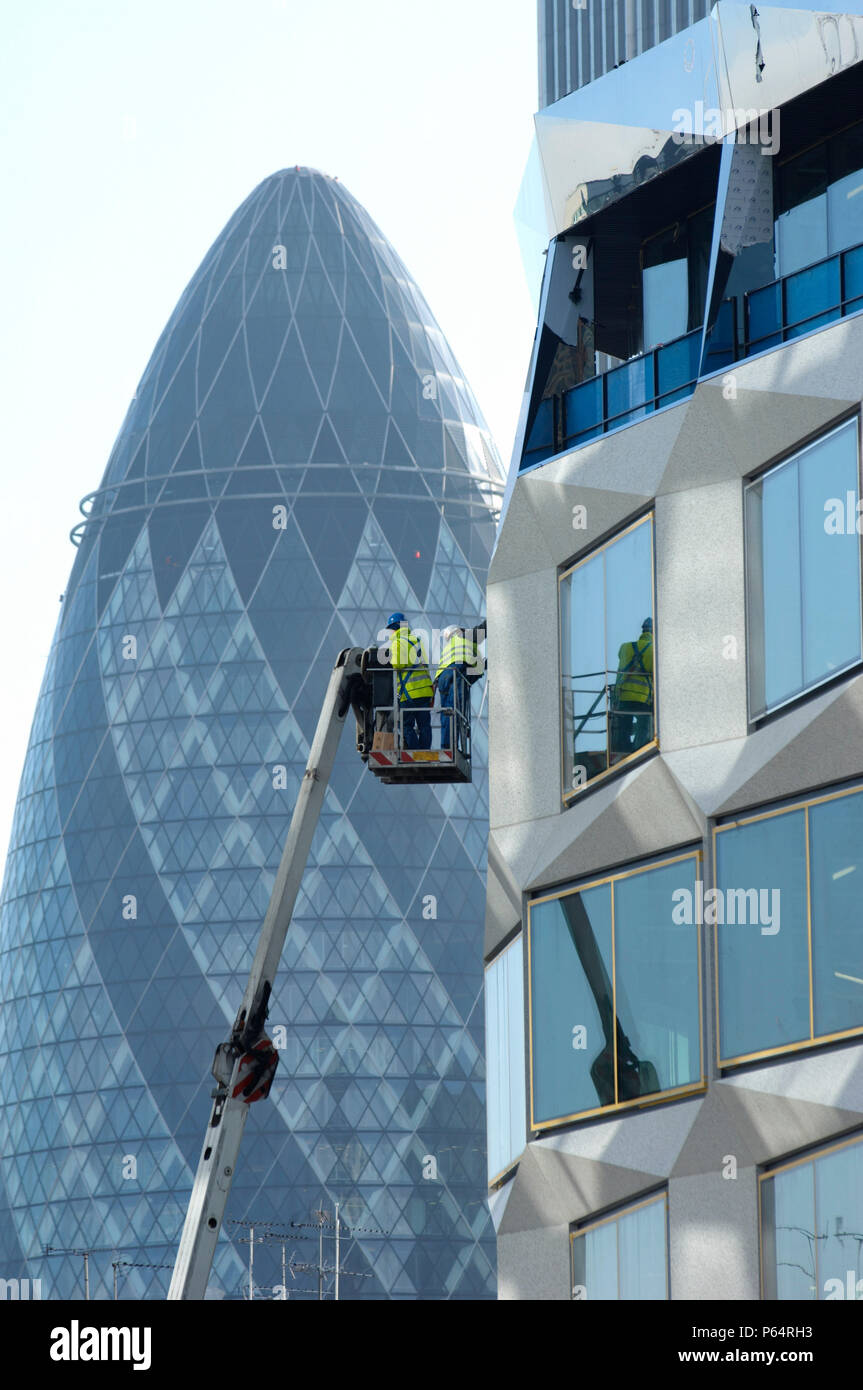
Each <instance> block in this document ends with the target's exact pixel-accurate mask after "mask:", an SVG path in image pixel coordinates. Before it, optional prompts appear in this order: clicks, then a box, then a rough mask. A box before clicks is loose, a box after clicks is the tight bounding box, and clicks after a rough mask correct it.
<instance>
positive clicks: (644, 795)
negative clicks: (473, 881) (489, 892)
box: [525, 757, 705, 892]
mask: <svg viewBox="0 0 863 1390" xmlns="http://www.w3.org/2000/svg"><path fill="white" fill-rule="evenodd" d="M595 795H596V797H597V800H596V801H595V802H594V804H593V805H592V806H591V805H589V802H588V799H587V798H576V801H575V803H574V805H573V806H572V807H571V808H570V809H569V810H568V811H567V812H565V814H564V816H563V820H562V821H557V822H556V823H555V822H552V823H550V824H549V823H543V825H542V826H540V827H539V829H538V833H537V835H536V836H535V838H534V840H533V842H532V845H531V850H532V854H531V860H530V868H529V869H526V870H525V872H526V875H527V882H526V885H525V886H526V888H527V889H529V890H530V891H531V892H533V891H536V890H537V889H539V888H541V887H542V886H543V885H544V884H548V883H562V882H566V880H567V879H576V878H586V877H588V876H589V875H591V874H596V873H600V872H603V871H605V870H607V869H611V868H614V867H615V866H616V865H618V864H625V863H626V862H627V861H629V860H630V859H635V858H646V857H648V856H649V855H652V854H660V853H662V851H663V850H665V849H670V848H677V847H678V846H680V845H687V844H691V843H692V842H693V841H697V840H701V838H702V836H703V834H704V830H705V822H703V821H702V820H700V818H699V817H698V816H697V815H696V814H694V808H693V806H692V804H691V803H690V802H689V800H688V799H687V798H686V797H685V796H683V795H682V794H681V790H680V788H679V786H678V785H677V783H676V782H675V780H674V778H673V777H672V776H671V774H670V773H669V771H668V769H667V768H666V767H665V766H664V764H663V762H662V760H661V758H656V757H654V758H649V759H648V760H647V761H646V762H645V763H644V764H643V766H641V767H637V768H633V770H632V772H630V773H628V774H627V775H626V776H625V777H623V778H615V779H614V780H613V781H611V782H610V783H609V784H608V785H607V786H606V787H603V788H601V789H600V788H599V787H598V788H597V789H596V793H595ZM599 798H601V800H599ZM562 846H563V847H562Z"/></svg>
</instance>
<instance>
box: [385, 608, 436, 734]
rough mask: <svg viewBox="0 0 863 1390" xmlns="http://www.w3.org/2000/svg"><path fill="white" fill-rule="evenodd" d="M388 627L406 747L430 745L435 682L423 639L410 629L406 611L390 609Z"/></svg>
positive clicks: (390, 652)
mask: <svg viewBox="0 0 863 1390" xmlns="http://www.w3.org/2000/svg"><path fill="white" fill-rule="evenodd" d="M387 629H388V631H390V632H392V634H393V636H392V637H391V638H390V642H389V659H390V665H391V666H392V668H393V671H394V672H395V678H396V688H397V691H398V702H399V708H400V710H401V712H402V729H403V730H404V746H405V748H431V708H432V704H433V702H434V686H433V685H432V679H431V675H430V674H429V668H428V661H427V658H426V654H425V650H424V648H423V644H422V639H421V638H419V637H417V635H416V633H413V632H411V630H410V627H409V626H408V621H407V618H406V617H405V615H404V613H391V614H390V616H389V618H388V620H387Z"/></svg>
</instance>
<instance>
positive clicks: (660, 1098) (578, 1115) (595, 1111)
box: [523, 846, 707, 1143]
mask: <svg viewBox="0 0 863 1390" xmlns="http://www.w3.org/2000/svg"><path fill="white" fill-rule="evenodd" d="M687 859H692V860H694V861H695V877H696V880H697V879H698V878H699V876H700V873H701V871H702V869H703V865H704V853H703V849H702V848H701V846H698V847H694V848H692V849H690V850H686V851H684V852H683V853H678V854H670V855H665V856H663V857H662V858H660V859H656V860H650V861H649V862H647V863H643V864H640V865H639V866H638V867H637V868H630V869H623V870H621V871H619V872H611V873H606V874H603V875H601V876H600V877H598V878H590V879H586V880H585V881H584V882H579V883H578V884H576V885H575V886H572V885H570V886H568V887H566V888H560V889H557V890H556V891H555V892H552V893H542V894H541V895H540V896H538V897H536V898H530V899H528V902H527V910H526V912H525V916H524V929H523V930H524V935H525V938H526V946H527V949H526V951H525V954H524V960H525V973H526V976H527V979H526V983H525V994H526V998H527V1038H526V1044H527V1046H526V1058H525V1060H526V1063H527V1111H528V1113H527V1121H528V1124H527V1142H528V1143H530V1141H531V1140H532V1139H533V1138H535V1137H536V1136H537V1135H539V1134H542V1133H544V1132H545V1131H546V1130H549V1129H559V1128H560V1127H561V1126H562V1125H568V1124H572V1123H574V1122H575V1121H581V1120H588V1119H595V1118H596V1117H597V1116H605V1117H611V1116H614V1115H618V1114H620V1113H621V1112H622V1111H626V1110H632V1109H635V1108H641V1109H643V1108H644V1107H645V1106H652V1105H664V1104H665V1103H666V1102H667V1101H671V1100H679V1099H681V1098H683V1097H686V1096H694V1095H699V1094H703V1093H704V1091H706V1089H707V1077H706V1074H705V1046H704V1003H703V1000H704V953H703V947H702V939H701V938H702V927H701V926H699V925H695V934H696V943H697V953H698V1080H697V1081H687V1082H685V1083H684V1084H683V1085H682V1086H673V1087H671V1088H670V1089H669V1090H667V1091H656V1092H654V1093H653V1094H651V1095H647V1096H637V1097H636V1098H635V1100H624V1101H619V1100H618V1101H614V1102H613V1104H611V1105H598V1106H594V1107H592V1108H591V1109H590V1110H577V1111H574V1112H573V1113H572V1114H569V1115H560V1116H556V1117H554V1118H553V1119H550V1120H536V1119H535V1118H534V1066H533V970H532V964H533V961H532V951H531V913H532V910H533V908H534V907H539V906H540V905H541V904H542V903H547V902H557V901H558V900H559V899H560V898H565V897H569V896H571V895H573V894H576V893H583V892H586V891H587V889H589V888H599V887H601V886H602V885H603V884H605V883H610V884H612V885H613V884H614V883H619V882H622V881H623V880H624V879H628V878H633V877H635V875H636V874H643V873H648V872H649V871H650V870H651V869H664V868H668V867H669V866H670V865H672V864H679V863H682V862H683V861H684V860H687ZM611 923H612V966H613V975H612V984H613V987H614V990H615V998H614V1008H613V1011H614V1017H615V1019H617V1000H616V983H617V981H616V976H617V954H616V945H615V938H614V888H613V887H612V891H611ZM614 1059H615V1065H614V1072H615V1090H616V1089H617V1079H616V1078H617V1030H616V1029H615V1037H614Z"/></svg>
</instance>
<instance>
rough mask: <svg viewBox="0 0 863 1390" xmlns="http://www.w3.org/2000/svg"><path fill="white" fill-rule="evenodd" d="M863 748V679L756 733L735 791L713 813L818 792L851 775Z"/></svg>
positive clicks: (851, 681) (742, 756)
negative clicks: (802, 790) (811, 790)
mask: <svg viewBox="0 0 863 1390" xmlns="http://www.w3.org/2000/svg"><path fill="white" fill-rule="evenodd" d="M861 747H863V676H860V675H857V676H851V677H849V678H848V679H847V680H846V681H844V682H843V683H842V685H840V686H837V687H835V688H834V689H832V690H829V691H825V692H824V694H822V695H818V696H816V697H814V698H812V699H810V700H809V701H807V702H806V703H805V704H803V705H799V706H796V707H794V708H792V709H790V710H788V711H787V713H785V714H783V715H781V716H780V717H778V718H777V719H775V720H774V721H773V722H772V723H770V724H768V725H765V727H764V728H763V729H758V730H757V731H756V732H755V733H754V734H753V735H752V736H751V737H750V739H749V740H748V741H747V746H746V748H745V749H742V750H741V754H740V758H739V761H738V763H737V766H736V768H735V789H734V792H733V793H730V794H728V795H726V796H725V797H723V799H722V801H721V802H719V803H717V805H716V808H715V812H714V813H715V814H717V815H724V814H726V812H728V811H731V810H739V809H742V808H744V807H746V806H753V805H757V804H758V803H759V802H762V801H770V800H776V799H778V798H779V797H783V796H790V795H793V794H794V792H795V791H797V790H799V789H800V788H801V787H810V788H818V787H821V786H827V785H829V784H830V783H831V782H836V781H841V780H842V779H843V778H845V777H847V776H848V775H849V773H853V772H854V771H855V770H856V768H857V766H858V763H859V749H860V748H861Z"/></svg>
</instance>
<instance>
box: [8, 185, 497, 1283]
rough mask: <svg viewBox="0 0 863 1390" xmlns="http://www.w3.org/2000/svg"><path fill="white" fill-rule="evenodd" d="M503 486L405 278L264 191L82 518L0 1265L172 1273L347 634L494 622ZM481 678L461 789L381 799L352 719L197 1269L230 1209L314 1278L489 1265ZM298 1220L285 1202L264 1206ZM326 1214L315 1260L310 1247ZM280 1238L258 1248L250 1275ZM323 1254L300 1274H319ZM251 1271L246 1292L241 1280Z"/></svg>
mask: <svg viewBox="0 0 863 1390" xmlns="http://www.w3.org/2000/svg"><path fill="white" fill-rule="evenodd" d="M501 482H502V474H501V470H500V467H499V464H498V461H497V459H496V456H495V453H494V448H493V445H492V444H491V442H490V440H489V436H488V434H487V432H486V430H485V427H484V424H483V421H482V418H481V416H480V414H479V412H478V410H477V407H476V405H475V403H474V400H473V398H472V396H471V394H470V392H469V390H468V388H467V386H466V385H465V382H464V379H463V377H462V375H461V372H460V370H459V368H458V366H457V364H456V362H455V360H454V358H453V356H452V353H451V351H450V350H449V347H448V345H447V343H446V341H445V340H444V337H443V335H442V334H441V332H440V329H439V328H438V326H437V324H436V323H435V320H434V318H433V316H432V314H431V313H430V311H429V309H428V307H427V305H426V303H425V301H424V299H423V297H422V295H421V294H420V292H419V290H418V289H417V287H416V285H415V284H414V283H413V281H412V279H411V277H410V276H409V274H408V273H407V271H406V270H405V268H404V266H403V265H402V263H401V261H400V260H399V259H398V257H397V256H396V255H395V253H394V252H393V250H392V248H391V247H390V246H389V245H388V243H387V241H386V240H385V238H384V237H383V235H382V234H381V232H380V231H379V230H378V228H377V227H376V226H375V224H374V223H373V222H372V221H371V219H370V218H369V217H368V215H367V214H366V213H365V211H364V210H363V209H362V208H361V207H360V206H359V204H358V203H357V202H356V200H355V199H354V198H353V197H352V196H351V194H350V193H348V192H347V190H346V189H345V188H343V187H342V185H341V184H340V183H338V182H337V181H335V180H331V179H329V178H327V177H325V176H323V175H322V174H319V173H317V172H315V171H312V170H307V169H299V168H298V169H291V170H283V171H281V172H279V173H277V174H274V175H273V176H271V177H270V178H268V179H266V180H265V181H264V182H263V183H262V184H260V186H259V187H258V188H256V189H255V190H254V191H253V193H252V194H251V195H250V196H249V198H248V199H247V200H246V201H245V202H244V203H243V204H242V206H241V207H240V208H239V209H238V211H237V212H236V213H235V215H234V216H233V217H232V218H231V220H230V222H229V223H228V225H227V227H226V228H225V229H224V231H223V232H222V233H221V235H220V236H219V237H218V239H217V240H216V242H215V243H214V245H213V246H212V248H211V250H210V251H209V252H208V254H207V256H206V257H205V259H204V261H203V263H202V265H201V266H200V268H199V270H198V271H197V272H196V274H195V275H194V276H193V278H192V280H191V282H190V283H189V286H188V288H187V289H186V291H185V293H184V294H183V296H182V298H181V300H180V302H179V304H178V306H177V308H176V310H175V312H174V314H173V315H172V317H171V319H170V321H169V322H168V325H167V327H166V328H165V330H164V333H163V334H162V337H161V338H160V340H159V342H158V344H157V345H156V348H155V351H154V353H153V356H152V358H151V360H150V363H149V365H148V367H147V369H146V371H145V372H144V375H143V377H142V379H141V383H140V386H139V388H138V391H137V394H136V396H135V398H134V400H133V401H132V404H131V406H130V408H129V411H128V414H127V416H126V419H125V421H124V424H123V426H122V429H121V431H120V434H119V437H118V439H117V442H116V445H115V447H114V450H113V452H112V454H111V457H110V459H109V461H108V466H107V468H106V471H105V474H104V477H103V479H102V482H101V485H100V486H99V488H98V490H97V491H96V492H94V493H92V494H91V495H90V496H89V497H88V498H86V499H85V500H84V503H82V510H83V512H84V515H85V520H84V521H83V522H81V523H80V524H79V526H78V527H77V528H76V529H75V531H74V532H73V539H74V540H75V541H76V542H77V543H78V550H77V554H76V557H75V562H74V565H73V567H72V574H71V578H70V580H69V585H68V588H67V591H66V594H65V597H64V601H63V604H62V609H61V615H60V620H59V623H58V626H57V631H56V634H55V638H54V642H53V646H52V649H51V654H50V657H49V660H48V667H47V671H46V674H45V679H44V682H43V686H42V690H41V693H40V696H39V701H38V705H37V709H36V715H35V719H34V723H33V729H32V733H31V737H30V743H29V747H28V751H27V756H26V762H25V766H24V772H23V776H22V780H21V787H20V792H19V799H18V803H17V807H16V813H15V820H14V825H13V832H12V840H11V846H10V852H9V858H8V863H7V869H6V875H5V880H4V886H3V896H2V925H0V951H2V963H0V1010H2V1012H0V1050H2V1052H3V1054H4V1055H3V1059H2V1066H0V1106H2V1109H0V1270H2V1272H3V1273H4V1274H5V1275H6V1277H14V1276H16V1275H17V1277H19V1278H25V1277H26V1278H30V1279H41V1281H42V1296H43V1297H55V1298H64V1297H72V1298H75V1297H80V1296H81V1293H82V1287H83V1281H82V1259H81V1257H80V1255H78V1254H76V1253H64V1252H73V1251H81V1250H85V1249H86V1250H89V1251H91V1252H92V1253H91V1254H90V1256H89V1277H90V1284H91V1295H92V1296H93V1297H102V1298H105V1297H111V1295H112V1282H113V1277H114V1274H115V1273H116V1274H117V1284H118V1290H119V1295H120V1297H121V1298H122V1297H126V1298H159V1297H163V1296H164V1294H165V1291H166V1289H167V1283H168V1279H169V1276H170V1270H169V1268H167V1267H166V1266H169V1265H170V1264H171V1263H172V1261H173V1258H174V1254H175V1251H176V1243H177V1240H178V1238H179V1233H180V1229H181V1225H182V1219H183V1215H184V1212H185V1206H186V1201H187V1197H188V1193H189V1190H190V1187H191V1181H192V1174H193V1172H194V1168H195V1165H196V1163H197V1159H198V1154H199V1150H200V1143H201V1139H202V1135H203V1129H204V1124H205V1121H206V1116H207V1113H208V1105H209V1091H210V1088H211V1085H212V1080H211V1078H210V1077H209V1066H210V1062H211V1059H212V1052H213V1048H214V1047H215V1044H216V1043H217V1042H218V1041H220V1040H221V1039H222V1037H223V1036H225V1035H226V1030H227V1025H228V1024H229V1023H230V1022H231V1021H232V1020H233V1016H234V1013H235V1011H236V1008H237V1006H238V1003H239V999H240V997H241V993H242V988H243V984H244V981H245V976H246V974H247V971H248V966H249V963H250V960H251V954H252V949H253V943H254V941H255V939H256V935H257V932H258V929H259V926H260V922H261V920H262V916H263V913H264V911H265V908H266V904H267V901H268V898H269V894H270V890H271V887H272V883H273V879H274V875H275V869H276V866H277V864H278V860H279V856H280V852H281V846H282V843H283V840H284V836H285V833H286V831H287V826H288V823H289V820H290V815H291V811H292V808H293V802H294V797H295V794H296V789H297V787H298V784H299V780H300V777H301V775H302V771H303V768H304V766H305V761H306V757H307V754H308V749H309V743H310V739H311V735H312V733H313V730H314V727H315V723H316V721H317V717H318V714H319V712H320V704H321V699H322V695H323V692H324V689H325V685H326V680H327V676H328V673H329V671H330V669H331V667H332V664H333V661H334V660H335V657H336V655H337V653H338V652H339V650H340V649H342V648H344V647H346V646H349V645H353V644H361V645H364V644H366V643H368V642H372V641H374V640H375V638H376V636H377V634H378V632H379V631H380V629H381V628H382V627H383V625H384V623H385V622H386V618H387V616H388V614H389V613H390V612H391V611H392V610H393V609H400V610H402V611H403V612H404V613H405V614H406V615H407V616H408V618H409V620H410V621H411V623H412V625H413V626H414V627H418V628H422V629H425V630H427V631H432V630H435V629H440V628H442V627H443V626H445V625H446V624H447V623H449V622H452V621H453V620H455V619H458V618H465V619H467V620H471V621H474V622H475V621H476V620H477V619H479V618H481V616H482V614H483V612H484V600H483V586H484V581H485V574H486V566H487V562H488V557H489V554H490V550H491V545H492V541H493V536H494V527H495V514H496V507H497V500H498V497H499V495H500V493H501V490H502V488H501ZM483 687H484V682H483V683H482V684H481V685H480V686H478V687H477V688H476V689H475V691H474V755H475V768H474V781H473V784H472V785H471V786H461V787H452V786H443V787H433V786H429V787H418V788H403V787H384V786H381V785H379V784H378V783H377V782H376V781H375V779H373V778H372V777H371V775H370V774H369V773H368V772H367V771H366V770H365V769H364V768H363V765H362V763H361V762H360V761H359V759H358V758H357V756H356V754H355V752H354V751H353V749H352V747H351V746H350V745H351V737H350V734H349V733H348V734H346V735H345V737H344V739H343V742H342V747H341V749H340V753H339V758H338V762H337V766H336V771H335V774H334V777H333V781H332V783H331V785H330V788H329V791H328V794H327V799H326V803H325V807H324V812H323V815H322V818H321V823H320V825H319V828H318V832H317V835H316V839H315V842H314V846H313V851H312V855H311V858H310V862H309V866H308V869H307V871H306V875H305V879H304V884H303V890H302V893H301V896H300V900H299V903H298V907H297V911H296V914H295V918H294V923H293V925H292V928H291V932H290V934H289V938H288V943H287V946H286V949H285V955H284V958H283V966H282V970H281V973H280V976H279V978H278V980H277V983H276V988H275V991H274V1001H273V1004H272V1007H271V1012H270V1020H269V1029H270V1031H271V1033H272V1035H273V1036H274V1039H275V1041H276V1042H277V1045H278V1046H279V1047H280V1050H281V1053H282V1057H281V1066H280V1068H279V1072H278V1074H277V1080H276V1083H275V1085H274V1087H273V1091H272V1094H271V1097H270V1099H269V1101H267V1102H265V1103H264V1104H262V1105H260V1106H255V1107H254V1108H253V1111H252V1114H251V1116H250V1120H249V1125H248V1126H247V1130H246V1138H245V1141H244V1148H243V1153H242V1156H241V1163H240V1168H239V1169H238V1173H237V1177H236V1180H235V1184H234V1189H233V1193H232V1198H231V1202H230V1205H229V1209H228V1218H229V1219H228V1222H227V1224H226V1229H225V1234H224V1237H223V1240H222V1241H221V1243H220V1245H219V1249H218V1251H217V1255H216V1260H215V1263H214V1269H213V1277H212V1281H211V1295H212V1296H214V1297H227V1298H234V1297H241V1296H243V1286H244V1283H247V1267H248V1249H249V1246H248V1244H243V1243H241V1240H242V1238H243V1237H246V1238H248V1234H249V1233H248V1230H247V1229H246V1228H245V1227H244V1226H243V1224H242V1223H243V1222H255V1223H257V1226H258V1234H260V1228H261V1223H264V1222H269V1223H273V1224H274V1225H277V1226H279V1227H280V1228H284V1229H286V1230H288V1231H289V1233H290V1234H289V1236H288V1237H287V1238H286V1241H287V1250H286V1259H287V1260H288V1261H289V1262H290V1263H291V1265H292V1271H293V1272H292V1275H290V1276H289V1277H288V1284H289V1286H290V1288H289V1292H290V1293H291V1296H294V1295H296V1296H302V1295H304V1294H310V1293H315V1294H316V1292H317V1275H316V1274H315V1273H314V1270H313V1269H312V1266H314V1265H315V1264H316V1263H317V1261H318V1251H319V1243H318V1239H319V1233H318V1231H317V1229H316V1227H315V1223H316V1222H317V1221H319V1220H321V1219H322V1218H320V1217H317V1216H315V1215H314V1214H313V1213H315V1212H316V1211H323V1212H325V1213H328V1214H331V1213H332V1212H333V1210H334V1207H335V1204H336V1203H338V1204H339V1208H340V1216H341V1219H342V1221H343V1222H344V1229H343V1232H342V1243H341V1249H342V1265H343V1267H344V1268H345V1270H346V1271H347V1273H346V1275H345V1277H344V1278H343V1279H342V1280H341V1291H340V1296H341V1297H349V1298H379V1299H380V1298H427V1299H443V1298H466V1297H467V1298H477V1297H486V1296H491V1295H492V1293H493V1289H494V1268H493V1262H494V1253H493V1251H494V1242H493V1236H492V1234H491V1228H490V1223H489V1219H488V1213H487V1207H486V1204H485V1200H484V1199H485V1157H484V1149H485V1135H484V1078H483V1063H482V1058H483V1021H482V993H481V991H482V979H481V951H482V946H481V923H482V921H483V916H484V877H485V844H486V830H487V814H488V813H487V799H486V773H485V760H486V738H485V724H484V717H483V715H484V699H485V696H484V693H483ZM291 1222H295V1223H297V1224H296V1225H295V1226H293V1227H291V1226H290V1225H289V1223H291ZM331 1235H332V1227H331V1226H329V1225H326V1226H325V1227H324V1242H323V1250H324V1261H323V1263H324V1264H325V1265H328V1266H330V1267H331V1266H332V1263H333V1247H332V1243H331V1240H330V1237H331ZM280 1268H281V1250H280V1249H279V1243H278V1241H275V1242H271V1243H266V1244H262V1245H259V1246H257V1247H256V1250H255V1277H254V1284H255V1285H256V1288H255V1290H254V1292H255V1295H256V1296H258V1297H273V1296H276V1290H277V1288H278V1286H279V1284H280V1283H281V1275H280ZM330 1281H331V1276H330V1275H329V1274H325V1275H324V1276H323V1282H324V1287H325V1291H326V1289H327V1288H328V1287H329V1284H330ZM246 1294H248V1288H246Z"/></svg>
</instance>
